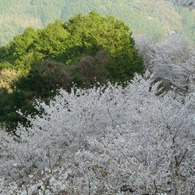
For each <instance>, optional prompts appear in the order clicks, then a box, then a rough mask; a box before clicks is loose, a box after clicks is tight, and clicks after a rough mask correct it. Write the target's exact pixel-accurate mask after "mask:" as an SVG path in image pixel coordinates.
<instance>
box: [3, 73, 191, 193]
mask: <svg viewBox="0 0 195 195" xmlns="http://www.w3.org/2000/svg"><path fill="white" fill-rule="evenodd" d="M158 87H159V83H156V84H155V83H154V82H153V79H151V78H150V76H149V75H148V74H146V75H145V76H144V77H142V76H139V75H135V78H134V79H133V80H132V81H131V82H130V83H129V84H128V85H127V86H126V87H122V86H118V85H113V84H110V83H108V84H107V85H104V86H100V87H93V88H91V89H84V90H81V89H72V92H71V93H67V92H66V91H64V90H59V94H58V95H57V96H56V97H54V98H53V99H52V100H50V102H49V104H46V103H44V102H41V101H37V106H36V108H37V109H42V110H44V112H43V114H42V115H41V116H38V115H36V116H27V118H28V120H29V121H30V124H31V125H30V126H29V127H23V126H22V125H19V126H18V128H17V129H16V135H12V136H11V135H9V134H8V133H6V132H5V131H1V137H0V150H1V155H0V173H1V175H0V178H1V179H0V194H125V193H127V192H128V193H132V194H157V193H161V194H162V193H164V194H190V193H191V194H194V193H195V191H194V189H195V186H194V184H195V116H194V109H195V101H194V99H195V97H194V96H195V94H194V92H193V91H192V92H191V93H189V94H188V95H186V96H185V97H184V96H181V95H178V94H176V93H174V92H168V93H165V94H162V93H160V94H158V91H159V89H158ZM21 114H22V113H21Z"/></svg>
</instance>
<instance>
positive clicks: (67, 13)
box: [0, 0, 195, 45]
mask: <svg viewBox="0 0 195 195" xmlns="http://www.w3.org/2000/svg"><path fill="white" fill-rule="evenodd" d="M89 11H96V12H99V13H100V14H103V15H112V16H115V17H116V18H118V19H121V20H123V21H125V22H126V23H127V24H128V25H129V26H130V28H131V29H132V30H133V32H134V33H142V32H144V33H147V34H149V35H150V37H155V38H159V37H163V36H164V35H166V34H169V33H170V32H172V31H176V32H182V33H184V34H187V35H189V36H190V37H191V38H192V39H194V37H195V33H194V28H195V27H194V19H195V10H193V11H189V10H187V9H185V8H178V9H177V8H176V9H175V8H174V7H173V6H172V5H171V4H170V3H169V2H167V1H164V0H144V1H143V0H131V1H129V0H108V1H106V3H105V1H103V0H98V1H96V0H80V1H75V0H55V1H53V0H1V3H0V26H1V28H0V45H3V44H6V43H7V42H8V41H10V40H11V39H12V38H13V36H14V35H16V34H19V33H21V32H23V30H24V29H25V28H26V27H28V26H33V27H35V28H42V27H45V26H46V25H47V24H48V23H52V22H54V21H55V20H56V19H62V20H63V21H67V20H68V19H69V18H70V17H72V16H74V15H75V14H77V13H83V14H86V13H88V12H89Z"/></svg>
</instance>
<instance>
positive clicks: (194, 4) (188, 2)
mask: <svg viewBox="0 0 195 195" xmlns="http://www.w3.org/2000/svg"><path fill="white" fill-rule="evenodd" d="M172 2H173V3H174V5H179V6H183V7H187V8H189V9H195V1H194V0H172Z"/></svg>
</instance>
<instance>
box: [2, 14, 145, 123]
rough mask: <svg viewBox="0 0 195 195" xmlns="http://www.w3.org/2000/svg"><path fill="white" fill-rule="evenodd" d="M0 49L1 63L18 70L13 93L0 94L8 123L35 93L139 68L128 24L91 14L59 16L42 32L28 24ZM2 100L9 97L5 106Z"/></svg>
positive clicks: (126, 76)
mask: <svg viewBox="0 0 195 195" xmlns="http://www.w3.org/2000/svg"><path fill="white" fill-rule="evenodd" d="M0 53H1V54H2V55H1V56H0V67H1V68H2V69H3V68H5V67H9V68H12V69H15V70H20V74H21V76H20V77H19V79H18V80H17V81H14V83H15V85H14V86H13V89H12V91H13V92H12V93H11V94H10V93H8V92H7V93H6V92H4V93H2V96H1V97H0V101H1V102H2V105H1V106H2V107H3V108H2V109H1V111H0V120H1V121H8V122H9V121H17V120H19V118H17V117H18V115H16V114H14V113H15V110H16V109H22V110H23V111H25V110H26V111H27V113H29V112H32V111H33V107H32V103H33V98H34V97H37V98H42V99H44V100H47V99H48V98H51V97H52V96H53V95H55V94H56V89H58V88H60V87H62V88H64V89H66V90H68V91H69V90H70V88H71V87H72V86H73V85H77V86H78V87H85V88H86V87H87V88H88V87H91V86H93V85H95V84H96V82H99V83H100V84H101V83H105V82H106V81H108V80H110V81H111V82H120V83H124V82H125V81H128V80H130V79H132V77H133V75H134V73H135V72H139V73H142V72H143V63H142V59H141V57H140V56H138V53H137V51H136V49H135V43H134V40H133V39H132V38H131V34H130V29H129V27H128V26H127V25H125V24H124V23H123V22H122V21H120V20H116V19H115V18H114V17H112V16H106V17H104V16H101V15H99V14H97V13H95V12H91V13H89V15H87V16H84V15H81V14H79V15H76V16H75V17H73V18H71V19H70V20H69V21H67V22H65V23H64V24H63V23H62V21H59V20H57V21H56V22H55V23H53V24H49V25H48V26H47V27H46V28H45V29H42V30H34V29H32V28H28V29H26V30H25V31H24V33H22V34H21V35H17V36H16V37H14V39H13V41H11V42H10V43H9V44H8V45H7V46H4V47H1V48H0ZM17 78H18V77H17ZM4 91H5V90H4ZM2 98H7V100H6V101H8V102H6V106H5V101H4V100H3V99H2ZM20 121H21V120H20Z"/></svg>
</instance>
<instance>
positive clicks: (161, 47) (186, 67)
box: [135, 34, 195, 92]
mask: <svg viewBox="0 0 195 195" xmlns="http://www.w3.org/2000/svg"><path fill="white" fill-rule="evenodd" d="M135 39H136V44H137V48H138V50H139V52H140V54H141V55H142V56H143V58H144V63H145V67H146V69H148V70H149V71H150V72H152V73H153V74H154V77H155V78H156V79H157V80H163V82H164V84H165V86H168V87H170V86H172V87H175V88H176V89H179V91H184V92H185V91H187V89H188V88H189V81H190V80H189V77H190V76H192V75H193V74H195V48H194V46H193V45H192V44H191V43H190V41H189V40H188V39H187V38H184V37H182V36H180V35H177V34H173V35H171V36H170V37H169V38H168V39H166V40H164V41H162V42H160V43H156V42H154V41H151V40H149V39H148V38H147V37H146V36H143V35H142V36H137V37H135Z"/></svg>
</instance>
